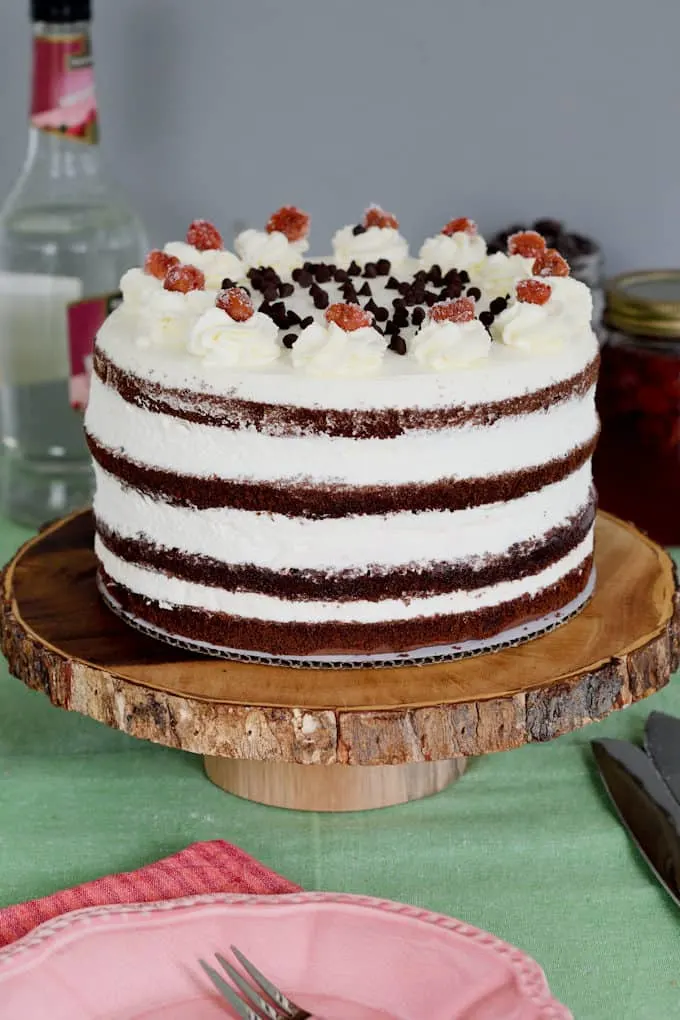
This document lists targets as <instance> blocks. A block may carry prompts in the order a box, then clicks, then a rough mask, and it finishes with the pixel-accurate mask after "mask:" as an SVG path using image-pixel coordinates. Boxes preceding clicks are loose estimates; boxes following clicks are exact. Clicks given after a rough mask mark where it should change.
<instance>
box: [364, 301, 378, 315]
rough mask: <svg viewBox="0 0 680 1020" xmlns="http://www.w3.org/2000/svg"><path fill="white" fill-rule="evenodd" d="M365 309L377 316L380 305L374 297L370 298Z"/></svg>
mask: <svg viewBox="0 0 680 1020" xmlns="http://www.w3.org/2000/svg"><path fill="white" fill-rule="evenodd" d="M364 311H366V312H370V313H371V315H372V316H373V317H374V318H375V313H376V312H377V311H378V306H377V305H376V303H375V301H374V300H373V298H370V299H369V300H368V301H367V302H366V304H365V305H364Z"/></svg>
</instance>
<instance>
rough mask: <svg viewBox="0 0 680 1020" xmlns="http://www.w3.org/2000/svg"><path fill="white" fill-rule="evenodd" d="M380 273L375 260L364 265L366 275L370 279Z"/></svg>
mask: <svg viewBox="0 0 680 1020" xmlns="http://www.w3.org/2000/svg"><path fill="white" fill-rule="evenodd" d="M377 275H378V267H377V266H376V264H375V262H367V263H366V265H365V266H364V276H366V277H368V279H369V280H373V279H374V278H375V277H376V276H377Z"/></svg>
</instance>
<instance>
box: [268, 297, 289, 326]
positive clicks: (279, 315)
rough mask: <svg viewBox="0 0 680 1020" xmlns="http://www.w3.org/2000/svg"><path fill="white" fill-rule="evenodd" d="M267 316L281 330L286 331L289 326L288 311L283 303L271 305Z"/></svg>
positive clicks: (277, 302)
mask: <svg viewBox="0 0 680 1020" xmlns="http://www.w3.org/2000/svg"><path fill="white" fill-rule="evenodd" d="M267 314H268V315H269V317H270V318H271V319H273V320H274V322H275V323H276V325H277V326H278V327H279V329H286V327H287V326H288V309H287V308H286V306H285V305H284V303H283V301H276V302H275V303H274V304H273V305H271V307H270V309H269V312H268V313H267Z"/></svg>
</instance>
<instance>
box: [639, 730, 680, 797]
mask: <svg viewBox="0 0 680 1020" xmlns="http://www.w3.org/2000/svg"><path fill="white" fill-rule="evenodd" d="M644 744H645V751H646V752H647V754H648V755H649V757H650V758H651V759H652V761H653V762H654V764H655V765H656V767H657V769H658V771H659V772H660V774H661V777H662V779H664V781H665V783H666V785H667V786H668V789H669V790H670V791H671V793H672V794H673V796H674V797H675V799H676V801H677V802H678V804H680V719H676V718H675V717H674V716H672V715H666V713H665V712H650V714H649V716H648V717H647V723H646V725H645V739H644Z"/></svg>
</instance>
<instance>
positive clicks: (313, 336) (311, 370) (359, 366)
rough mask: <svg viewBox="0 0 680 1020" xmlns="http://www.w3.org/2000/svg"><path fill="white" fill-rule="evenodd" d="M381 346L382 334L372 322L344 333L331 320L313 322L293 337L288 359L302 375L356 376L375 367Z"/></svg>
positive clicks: (381, 349) (373, 370) (381, 353)
mask: <svg viewBox="0 0 680 1020" xmlns="http://www.w3.org/2000/svg"><path fill="white" fill-rule="evenodd" d="M385 350H386V344H385V338H384V336H381V335H380V333H378V332H377V331H376V330H375V329H373V327H372V326H364V327H363V328H362V329H355V330H354V331H353V332H350V333H348V332H346V331H345V330H344V329H340V327H339V326H337V325H336V324H335V323H334V322H331V323H330V324H329V325H328V326H322V325H321V324H320V323H318V322H313V323H312V324H311V325H309V326H307V328H306V329H303V330H302V332H301V333H300V335H299V337H298V338H297V340H296V342H295V344H294V345H293V349H292V350H291V360H292V362H293V367H294V368H296V369H299V370H300V371H302V372H304V373H305V375H313V376H319V377H322V378H323V377H325V378H346V379H347V378H359V377H361V376H370V375H374V374H375V373H376V372H378V371H379V369H380V366H381V363H382V360H383V358H384V356H385Z"/></svg>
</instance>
